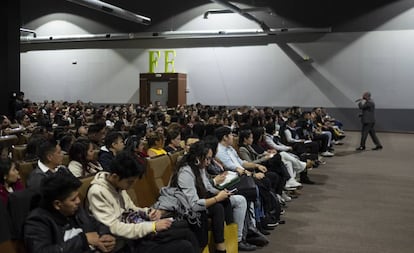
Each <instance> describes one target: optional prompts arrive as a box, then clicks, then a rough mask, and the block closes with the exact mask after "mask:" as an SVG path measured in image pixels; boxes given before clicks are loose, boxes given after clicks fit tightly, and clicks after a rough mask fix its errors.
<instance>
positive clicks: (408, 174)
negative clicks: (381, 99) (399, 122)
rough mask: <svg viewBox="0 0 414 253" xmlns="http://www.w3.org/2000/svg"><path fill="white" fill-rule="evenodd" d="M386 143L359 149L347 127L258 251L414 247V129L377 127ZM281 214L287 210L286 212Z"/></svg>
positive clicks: (369, 251) (362, 251) (408, 252)
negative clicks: (394, 130) (406, 131)
mask: <svg viewBox="0 0 414 253" xmlns="http://www.w3.org/2000/svg"><path fill="white" fill-rule="evenodd" d="M378 137H379V138H380V140H381V142H382V144H383V146H384V149H383V150H381V151H372V150H371V148H372V147H373V144H372V142H371V139H370V138H369V137H368V140H367V151H363V152H356V151H355V148H356V147H358V144H359V133H357V132H349V133H347V137H346V138H345V139H344V142H345V145H343V146H335V153H336V156H335V157H333V158H326V160H327V164H326V165H322V166H320V167H319V168H317V169H314V170H312V171H311V172H310V173H309V175H310V177H311V179H312V180H314V181H316V182H318V184H317V185H311V186H308V185H305V187H304V188H303V190H302V195H301V196H300V197H299V198H298V199H295V200H293V201H292V202H289V203H288V207H287V208H286V214H285V215H284V219H285V220H286V224H285V225H279V226H278V227H277V228H276V229H275V230H273V231H272V233H271V235H270V236H268V238H269V239H270V241H271V242H270V244H269V245H268V246H266V247H264V248H261V249H258V250H256V252H258V253H268V252H269V253H270V252H272V253H274V252H286V253H299V252H301V253H324V252H329V253H332V252H336V253H351V252H358V253H388V252H389V253H412V252H414V135H412V134H411V135H410V134H392V133H379V134H378ZM282 217H283V216H282Z"/></svg>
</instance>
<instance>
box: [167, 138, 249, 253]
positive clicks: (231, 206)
mask: <svg viewBox="0 0 414 253" xmlns="http://www.w3.org/2000/svg"><path fill="white" fill-rule="evenodd" d="M212 157H213V151H212V150H211V148H210V147H208V146H207V145H206V144H205V143H204V142H203V141H199V142H196V143H193V144H192V145H191V146H190V149H189V151H188V153H187V154H185V155H184V157H183V158H182V159H181V160H180V161H179V162H178V164H177V170H176V171H175V172H174V173H173V176H172V178H171V183H170V185H171V186H173V187H179V188H180V189H181V190H182V191H183V192H184V194H185V195H186V196H187V198H188V200H189V203H190V205H192V209H193V210H194V211H198V212H200V214H201V227H198V226H193V227H192V229H193V231H194V233H195V234H196V235H197V237H198V239H199V243H200V246H201V247H202V248H204V247H205V246H206V245H207V240H208V220H207V218H211V219H212V231H213V238H214V242H215V247H216V252H226V245H225V241H224V240H225V238H224V222H225V221H226V223H231V222H232V221H233V217H234V220H235V221H236V223H237V224H239V225H240V224H244V218H245V214H246V208H247V203H246V199H245V198H244V197H243V196H240V195H232V193H230V192H229V191H227V190H221V191H220V190H218V189H216V188H214V186H213V185H212V184H211V183H210V181H209V180H208V178H207V174H206V167H207V166H208V165H209V164H210V161H211V159H212ZM235 203H237V205H235ZM232 216H233V217H232ZM238 246H239V251H251V250H254V249H256V247H255V246H254V245H250V244H248V243H246V242H244V241H242V237H241V233H240V236H239V244H238Z"/></svg>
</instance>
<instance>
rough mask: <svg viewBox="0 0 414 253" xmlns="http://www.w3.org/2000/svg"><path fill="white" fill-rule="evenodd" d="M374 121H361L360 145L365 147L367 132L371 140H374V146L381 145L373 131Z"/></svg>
mask: <svg viewBox="0 0 414 253" xmlns="http://www.w3.org/2000/svg"><path fill="white" fill-rule="evenodd" d="M374 125H375V123H363V124H362V130H361V145H360V147H363V148H365V141H366V140H367V137H368V133H369V135H370V136H371V139H372V141H373V142H374V144H375V146H376V147H381V148H382V145H381V143H380V141H379V140H378V137H377V134H376V133H375V129H374Z"/></svg>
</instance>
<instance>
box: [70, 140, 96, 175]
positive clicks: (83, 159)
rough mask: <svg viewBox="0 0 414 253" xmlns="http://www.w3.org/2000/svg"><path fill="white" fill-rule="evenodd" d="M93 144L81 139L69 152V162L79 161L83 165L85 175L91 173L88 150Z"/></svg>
mask: <svg viewBox="0 0 414 253" xmlns="http://www.w3.org/2000/svg"><path fill="white" fill-rule="evenodd" d="M91 144H92V142H91V141H90V140H88V139H79V140H77V141H75V142H74V143H73V144H72V147H70V150H69V160H71V161H72V160H73V161H77V162H79V163H80V164H82V169H83V172H82V173H83V174H86V172H88V173H90V171H89V166H88V163H89V161H88V159H87V155H88V149H89V145H91Z"/></svg>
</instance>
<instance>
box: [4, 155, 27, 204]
mask: <svg viewBox="0 0 414 253" xmlns="http://www.w3.org/2000/svg"><path fill="white" fill-rule="evenodd" d="M23 188H24V186H23V183H22V182H21V181H20V175H19V171H18V170H17V169H16V163H15V162H13V161H12V160H10V159H9V158H7V159H2V160H0V200H1V201H2V202H3V204H4V205H5V206H7V198H8V197H9V194H10V193H12V192H15V191H20V190H22V189H23Z"/></svg>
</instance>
